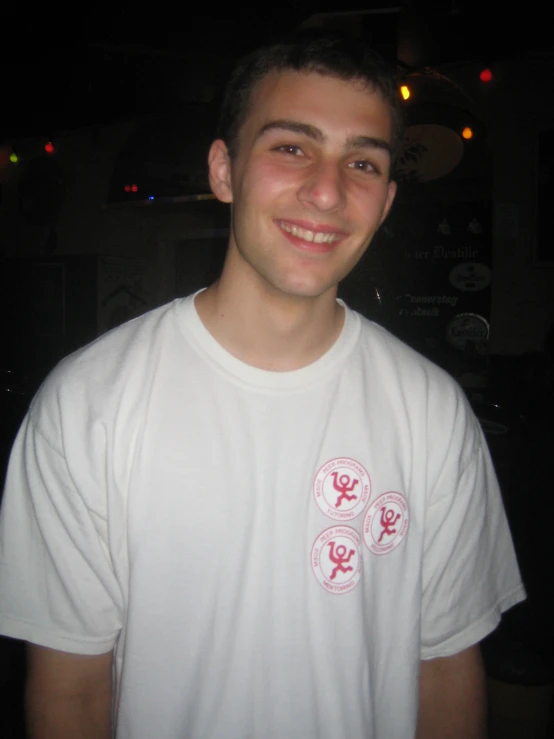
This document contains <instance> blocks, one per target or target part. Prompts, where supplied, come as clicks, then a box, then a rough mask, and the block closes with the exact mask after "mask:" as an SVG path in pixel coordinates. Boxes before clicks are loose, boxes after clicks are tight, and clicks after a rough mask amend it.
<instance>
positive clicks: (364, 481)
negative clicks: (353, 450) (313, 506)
mask: <svg viewBox="0 0 554 739" xmlns="http://www.w3.org/2000/svg"><path fill="white" fill-rule="evenodd" d="M314 496H315V500H316V503H317V505H318V506H319V508H320V509H321V510H322V511H323V513H325V515H326V516H329V518H333V519H335V520H336V521H350V520H351V519H353V518H356V516H359V514H360V513H361V512H362V511H363V510H364V508H365V507H366V505H367V502H368V500H369V498H370V496H371V480H370V479H369V475H368V473H367V470H366V469H365V467H363V466H362V465H361V464H360V463H359V462H356V460H355V459H350V458H349V457H339V458H337V459H332V460H331V461H330V462H326V463H325V464H324V465H323V466H322V467H320V469H319V470H318V472H317V475H316V476H315V480H314Z"/></svg>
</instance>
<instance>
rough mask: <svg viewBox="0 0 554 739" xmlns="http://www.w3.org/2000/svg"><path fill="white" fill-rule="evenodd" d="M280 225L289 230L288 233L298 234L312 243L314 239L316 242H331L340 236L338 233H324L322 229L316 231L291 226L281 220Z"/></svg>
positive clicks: (284, 229)
mask: <svg viewBox="0 0 554 739" xmlns="http://www.w3.org/2000/svg"><path fill="white" fill-rule="evenodd" d="M279 225H280V226H281V228H282V229H283V231H287V233H290V234H292V235H293V236H298V238H300V239H304V241H308V242H310V243H311V242H312V241H314V242H315V243H316V244H323V243H326V244H331V243H333V242H334V241H337V239H338V238H339V236H338V234H333V233H323V232H322V231H318V232H317V233H315V232H314V231H309V230H308V229H307V228H300V227H299V226H289V224H288V223H283V222H280V223H279Z"/></svg>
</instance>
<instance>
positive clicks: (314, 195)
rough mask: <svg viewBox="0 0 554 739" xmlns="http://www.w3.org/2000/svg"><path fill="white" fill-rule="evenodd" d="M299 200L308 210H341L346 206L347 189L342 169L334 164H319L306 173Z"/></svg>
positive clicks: (299, 192) (299, 191)
mask: <svg viewBox="0 0 554 739" xmlns="http://www.w3.org/2000/svg"><path fill="white" fill-rule="evenodd" d="M298 199H299V200H300V202H301V203H302V204H303V205H304V206H305V207H308V208H311V209H315V210H318V211H321V212H330V211H334V210H340V209H341V208H342V207H343V206H344V204H345V189H344V183H343V181H342V176H341V172H340V168H339V167H338V165H337V164H336V163H333V162H318V164H317V165H316V166H314V167H313V168H310V171H309V172H307V173H306V179H305V180H304V182H303V183H302V185H301V186H300V188H299V190H298Z"/></svg>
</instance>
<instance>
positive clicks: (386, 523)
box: [378, 505, 402, 544]
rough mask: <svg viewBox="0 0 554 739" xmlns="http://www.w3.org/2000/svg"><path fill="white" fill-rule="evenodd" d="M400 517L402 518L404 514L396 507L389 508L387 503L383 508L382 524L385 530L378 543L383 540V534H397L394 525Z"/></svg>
mask: <svg viewBox="0 0 554 739" xmlns="http://www.w3.org/2000/svg"><path fill="white" fill-rule="evenodd" d="M399 518H402V514H401V513H397V512H396V511H395V510H394V508H387V506H386V505H384V506H383V507H382V508H381V526H382V527H383V530H382V531H381V536H380V537H379V541H378V544H380V543H381V541H382V540H383V536H385V535H387V536H392V534H396V529H393V528H392V527H393V526H394V525H395V523H396V522H397V521H398V519H399Z"/></svg>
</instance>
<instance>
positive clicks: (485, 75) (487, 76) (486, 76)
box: [479, 67, 492, 82]
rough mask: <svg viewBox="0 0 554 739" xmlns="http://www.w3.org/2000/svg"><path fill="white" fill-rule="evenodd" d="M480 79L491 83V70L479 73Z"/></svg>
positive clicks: (487, 69)
mask: <svg viewBox="0 0 554 739" xmlns="http://www.w3.org/2000/svg"><path fill="white" fill-rule="evenodd" d="M479 79H480V80H481V82H490V81H491V80H492V72H491V70H490V69H489V68H488V67H487V68H486V69H482V70H481V72H480V73H479Z"/></svg>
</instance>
